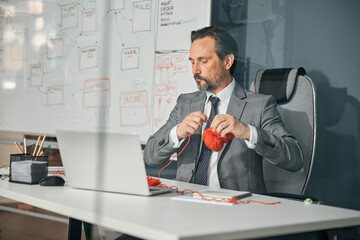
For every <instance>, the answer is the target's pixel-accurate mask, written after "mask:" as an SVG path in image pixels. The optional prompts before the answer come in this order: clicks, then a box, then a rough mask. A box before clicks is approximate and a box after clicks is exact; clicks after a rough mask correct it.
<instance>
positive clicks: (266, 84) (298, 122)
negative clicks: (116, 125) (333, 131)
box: [250, 68, 317, 202]
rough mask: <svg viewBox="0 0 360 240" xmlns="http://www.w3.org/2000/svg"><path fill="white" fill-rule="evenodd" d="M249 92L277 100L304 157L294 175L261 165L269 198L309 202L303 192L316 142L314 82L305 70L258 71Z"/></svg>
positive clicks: (267, 163) (286, 125) (268, 165)
mask: <svg viewBox="0 0 360 240" xmlns="http://www.w3.org/2000/svg"><path fill="white" fill-rule="evenodd" d="M250 90H252V91H255V92H257V93H262V94H268V95H273V96H274V97H275V98H276V101H277V103H278V106H277V108H278V111H279V113H280V115H281V118H282V120H283V123H284V124H285V127H286V129H287V130H288V131H289V132H290V133H291V134H292V135H293V136H294V137H295V138H296V139H297V140H298V142H299V144H300V146H301V148H302V150H303V154H304V165H303V167H302V168H301V169H300V170H299V171H297V172H290V171H287V170H284V169H281V168H279V167H277V166H274V165H272V164H270V163H269V162H267V161H264V162H263V171H264V180H265V185H266V189H267V192H268V195H272V196H277V197H287V198H295V199H306V198H308V196H304V192H305V189H306V185H307V183H308V181H309V177H310V173H311V168H312V165H313V161H314V153H315V142H316V94H315V88H314V84H313V82H312V81H311V79H310V78H309V77H308V76H306V71H305V69H304V68H294V69H291V68H279V69H266V70H264V69H261V70H259V71H258V72H257V74H256V79H255V81H254V82H253V83H252V85H251V87H250ZM312 199H313V201H314V202H315V201H317V199H314V198H312Z"/></svg>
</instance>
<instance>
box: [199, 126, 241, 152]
mask: <svg viewBox="0 0 360 240" xmlns="http://www.w3.org/2000/svg"><path fill="white" fill-rule="evenodd" d="M202 138H203V140H204V143H205V145H206V146H207V147H208V148H209V149H211V150H213V151H215V152H219V151H220V150H221V149H222V148H223V147H224V144H225V143H228V142H229V140H233V139H234V134H232V133H228V134H226V137H225V138H223V137H221V135H220V134H219V133H217V132H214V131H213V129H212V128H208V129H206V130H205V131H204V132H203V135H202Z"/></svg>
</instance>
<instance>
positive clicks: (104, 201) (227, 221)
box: [0, 180, 360, 240]
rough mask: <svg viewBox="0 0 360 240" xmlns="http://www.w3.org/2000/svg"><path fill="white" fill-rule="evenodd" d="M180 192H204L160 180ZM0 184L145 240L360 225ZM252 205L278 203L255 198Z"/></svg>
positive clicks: (283, 212) (350, 217)
mask: <svg viewBox="0 0 360 240" xmlns="http://www.w3.org/2000/svg"><path fill="white" fill-rule="evenodd" d="M163 183H165V184H167V185H176V186H178V187H179V189H185V188H191V189H194V190H200V189H204V188H206V187H202V186H197V185H193V184H188V183H182V182H175V181H170V180H164V181H163ZM176 195H177V194H176V193H170V194H163V195H158V196H153V197H141V196H132V195H123V194H112V193H101V192H95V191H86V190H78V189H72V188H69V187H41V186H39V185H23V184H16V183H9V182H7V181H0V196H3V197H6V198H11V199H14V200H16V201H19V202H23V203H27V204H30V205H33V206H36V207H40V208H43V209H46V210H49V211H52V212H55V213H59V214H63V215H67V216H69V217H71V218H74V219H79V220H81V221H85V222H88V223H92V224H96V225H100V226H104V227H107V228H110V229H113V230H115V231H119V232H123V233H127V234H130V235H134V236H137V237H141V238H146V239H157V240H161V239H164V240H171V239H174V240H175V239H217V240H218V239H235V238H236V239H248V238H255V237H265V236H274V235H282V234H291V233H298V232H310V231H316V230H324V229H331V228H341V227H348V226H357V225H360V211H354V210H347V209H341V208H335V207H329V206H323V205H305V204H304V203H302V202H298V201H291V200H285V199H281V204H278V205H270V206H265V205H260V204H257V203H250V204H247V205H244V204H238V205H233V206H222V205H214V204H203V203H195V202H185V201H176V200H172V199H171V197H172V196H176ZM256 200H260V201H264V202H274V201H277V200H279V199H276V198H271V197H266V196H257V198H256Z"/></svg>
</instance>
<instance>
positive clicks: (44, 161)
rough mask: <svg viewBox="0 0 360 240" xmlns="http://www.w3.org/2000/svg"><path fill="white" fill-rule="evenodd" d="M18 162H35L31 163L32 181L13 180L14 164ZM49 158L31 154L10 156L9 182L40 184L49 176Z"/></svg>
mask: <svg viewBox="0 0 360 240" xmlns="http://www.w3.org/2000/svg"><path fill="white" fill-rule="evenodd" d="M18 161H33V163H30V164H31V166H30V172H29V174H30V175H31V177H30V178H31V180H30V181H19V180H16V179H13V176H12V175H13V171H14V168H13V163H14V162H18ZM48 164H49V157H48V156H32V155H31V154H10V172H9V182H15V183H24V184H38V183H39V181H40V180H41V179H42V178H43V177H46V176H47V175H48Z"/></svg>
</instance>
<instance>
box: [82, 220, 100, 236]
mask: <svg viewBox="0 0 360 240" xmlns="http://www.w3.org/2000/svg"><path fill="white" fill-rule="evenodd" d="M83 224H84V230H85V237H86V240H100V235H99V230H98V227H97V226H96V225H92V224H90V223H87V222H83Z"/></svg>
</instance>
